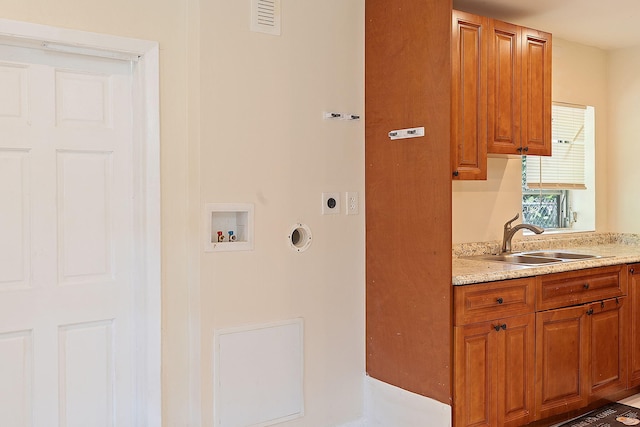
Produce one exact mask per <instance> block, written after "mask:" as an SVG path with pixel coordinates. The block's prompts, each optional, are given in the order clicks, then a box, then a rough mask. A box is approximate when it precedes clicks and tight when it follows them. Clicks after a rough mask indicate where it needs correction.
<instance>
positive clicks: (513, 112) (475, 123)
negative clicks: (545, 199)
mask: <svg viewBox="0 0 640 427" xmlns="http://www.w3.org/2000/svg"><path fill="white" fill-rule="evenodd" d="M452 17H453V21H452V41H451V49H452V55H451V66H452V74H453V75H452V91H451V94H452V102H451V171H452V175H453V179H480V180H482V179H486V178H487V153H489V154H531V155H547V156H548V155H551V34H549V33H545V32H542V31H537V30H532V29H529V28H523V27H520V26H517V25H513V24H509V23H506V22H502V21H498V20H495V19H491V18H486V17H483V16H478V15H473V14H470V13H466V12H460V11H456V10H454V11H453V13H452Z"/></svg>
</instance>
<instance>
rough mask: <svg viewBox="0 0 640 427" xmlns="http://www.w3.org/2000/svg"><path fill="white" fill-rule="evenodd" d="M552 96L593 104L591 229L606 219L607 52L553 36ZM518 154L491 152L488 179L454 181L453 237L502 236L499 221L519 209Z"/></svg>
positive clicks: (458, 240)
mask: <svg viewBox="0 0 640 427" xmlns="http://www.w3.org/2000/svg"><path fill="white" fill-rule="evenodd" d="M552 53H553V59H552V66H553V72H552V74H553V76H552V99H553V100H554V101H560V102H568V103H573V104H582V105H591V106H594V107H595V110H596V230H597V231H608V228H609V226H608V219H607V215H608V213H607V206H608V200H607V191H606V189H607V175H608V169H607V168H608V162H607V158H608V150H609V144H608V142H607V128H608V124H607V115H608V105H607V100H608V97H607V90H608V87H607V72H608V69H607V54H606V52H605V51H603V50H600V49H597V48H593V47H589V46H584V45H581V44H578V43H572V42H568V41H565V40H561V39H558V38H554V39H553V50H552ZM520 168H521V166H520V157H516V156H510V157H509V158H506V157H502V158H495V157H490V158H489V161H488V179H487V181H478V182H470V181H454V182H453V243H464V242H480V241H488V240H501V239H502V227H503V225H504V223H505V222H506V221H507V220H509V219H511V218H513V216H514V215H515V214H516V213H518V212H521V205H522V200H521V198H522V190H521V179H522V178H521V172H520Z"/></svg>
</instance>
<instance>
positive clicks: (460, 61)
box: [451, 10, 488, 180]
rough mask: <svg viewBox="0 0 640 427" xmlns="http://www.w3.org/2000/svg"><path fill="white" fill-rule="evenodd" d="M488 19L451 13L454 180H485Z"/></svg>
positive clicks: (452, 164) (452, 160)
mask: <svg viewBox="0 0 640 427" xmlns="http://www.w3.org/2000/svg"><path fill="white" fill-rule="evenodd" d="M487 23H488V18H485V17H483V16H477V15H473V14H470V13H465V12H458V11H455V10H454V11H453V23H452V40H451V48H452V55H451V69H452V73H453V76H452V85H451V86H452V87H451V170H452V173H453V178H454V179H469V180H472V179H487V119H486V117H487V46H488V44H487V40H486V37H487V35H488V33H487Z"/></svg>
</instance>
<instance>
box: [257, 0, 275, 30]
mask: <svg viewBox="0 0 640 427" xmlns="http://www.w3.org/2000/svg"><path fill="white" fill-rule="evenodd" d="M251 31H255V32H258V33H266V34H271V35H274V36H279V35H280V0H251Z"/></svg>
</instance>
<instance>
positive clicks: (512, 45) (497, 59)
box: [487, 19, 522, 154]
mask: <svg viewBox="0 0 640 427" xmlns="http://www.w3.org/2000/svg"><path fill="white" fill-rule="evenodd" d="M520 47H521V46H520V27H519V26H517V25H513V24H509V23H506V22H502V21H498V20H495V19H493V20H490V24H489V52H488V56H489V65H488V67H487V73H488V86H487V151H488V152H489V153H495V154H521V151H520V144H521V132H520V121H521V120H520V91H521V83H520V75H521V69H522V65H521V54H520Z"/></svg>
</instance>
